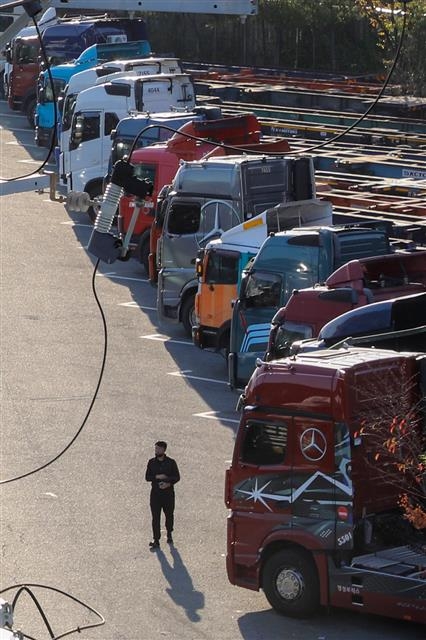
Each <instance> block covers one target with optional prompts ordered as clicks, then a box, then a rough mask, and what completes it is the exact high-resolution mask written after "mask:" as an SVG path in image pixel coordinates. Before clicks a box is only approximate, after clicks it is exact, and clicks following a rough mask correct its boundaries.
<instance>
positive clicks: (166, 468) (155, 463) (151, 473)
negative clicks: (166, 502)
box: [145, 456, 180, 493]
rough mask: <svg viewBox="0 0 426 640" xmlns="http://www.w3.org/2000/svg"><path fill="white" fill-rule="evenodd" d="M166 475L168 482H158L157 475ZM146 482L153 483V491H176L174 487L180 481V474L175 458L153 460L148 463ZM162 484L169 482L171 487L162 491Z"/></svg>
mask: <svg viewBox="0 0 426 640" xmlns="http://www.w3.org/2000/svg"><path fill="white" fill-rule="evenodd" d="M161 473H164V474H165V475H166V476H167V480H157V479H156V477H155V476H156V475H159V474H161ZM145 480H146V481H147V482H150V483H151V487H152V491H154V492H155V493H157V492H164V491H174V485H175V484H176V482H179V480H180V473H179V469H178V466H177V464H176V461H175V460H173V458H169V457H168V456H164V460H162V461H161V460H158V458H151V460H149V461H148V465H147V467H146V473H145ZM160 482H169V483H170V484H171V487H168V488H167V489H160V487H159V486H158V485H159V483H160Z"/></svg>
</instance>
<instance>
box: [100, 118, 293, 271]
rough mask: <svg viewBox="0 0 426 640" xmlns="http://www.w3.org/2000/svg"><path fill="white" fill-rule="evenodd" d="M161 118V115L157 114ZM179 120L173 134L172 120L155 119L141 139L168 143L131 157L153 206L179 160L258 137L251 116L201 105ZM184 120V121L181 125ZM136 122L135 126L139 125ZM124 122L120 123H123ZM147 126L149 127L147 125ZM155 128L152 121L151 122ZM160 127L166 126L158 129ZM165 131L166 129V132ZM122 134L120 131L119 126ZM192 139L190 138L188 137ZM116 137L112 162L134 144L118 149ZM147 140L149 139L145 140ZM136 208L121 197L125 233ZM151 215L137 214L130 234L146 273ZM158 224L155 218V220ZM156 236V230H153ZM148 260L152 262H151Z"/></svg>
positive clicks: (150, 213) (193, 157)
mask: <svg viewBox="0 0 426 640" xmlns="http://www.w3.org/2000/svg"><path fill="white" fill-rule="evenodd" d="M158 115H161V114H158ZM177 118H178V115H177V114H175V116H174V119H175V123H176V125H178V120H177ZM180 118H181V119H182V123H181V126H180V127H179V128H178V129H177V130H176V131H175V132H173V131H170V125H171V126H172V127H173V118H171V119H170V120H169V122H167V121H165V120H164V121H163V122H162V121H161V119H160V118H158V120H157V118H156V120H157V123H158V125H159V127H158V129H157V128H154V129H149V130H147V131H146V132H145V134H144V135H146V136H148V137H149V136H152V135H153V134H155V135H157V136H160V135H161V136H163V137H165V136H166V137H167V138H168V140H165V141H163V142H160V143H157V144H151V145H149V146H146V145H144V148H143V149H137V150H136V151H134V152H133V153H132V157H131V162H132V164H134V166H135V170H136V172H137V175H144V176H145V177H148V178H149V179H150V180H151V181H152V182H153V184H154V192H153V201H154V206H155V204H156V199H157V194H158V193H159V191H160V190H161V188H162V187H163V186H164V185H166V184H170V183H171V182H172V180H173V178H174V177H175V174H176V171H177V170H178V168H179V163H180V162H181V160H195V159H197V160H198V159H201V158H202V157H203V156H204V155H205V154H207V153H209V152H211V151H212V149H213V148H215V147H214V143H215V142H216V143H217V142H221V143H226V144H230V145H241V144H243V143H245V145H248V144H249V143H251V142H257V141H258V140H259V137H260V125H259V122H258V120H257V118H256V117H255V116H254V115H253V114H249V113H245V114H244V113H242V114H239V115H237V116H223V117H222V114H221V110H220V108H218V107H216V106H209V105H201V106H199V107H196V108H195V110H194V111H193V116H192V117H191V114H190V112H189V113H188V114H186V113H185V114H182V113H181V115H180ZM184 119H186V121H183V120H184ZM142 120H143V118H142ZM142 120H139V124H140V123H141V122H142ZM123 122H124V121H123ZM147 124H149V123H147ZM153 124H155V120H153ZM129 125H130V121H129ZM161 125H166V127H162V126H161ZM167 127H169V129H167ZM119 128H120V129H121V130H123V128H124V127H122V126H121V123H120V125H119ZM188 135H189V136H193V137H188ZM116 138H117V135H115V136H114V141H113V148H112V152H111V160H112V161H116V160H118V159H119V158H118V157H117V155H118V154H117V151H118V150H119V151H120V154H123V151H126V149H127V151H128V150H129V148H130V147H131V146H132V143H133V141H134V139H133V140H130V139H128V133H127V141H126V142H124V141H123V139H122V142H121V146H120V148H118V141H116ZM148 139H149V138H148ZM143 140H144V138H143V137H140V138H139V142H138V143H137V145H140V146H142V145H141V143H142V142H143ZM286 148H287V147H286ZM135 206H137V203H136V200H135V198H134V197H132V196H129V195H127V196H124V197H122V198H121V201H120V220H121V225H122V229H123V230H124V231H127V229H128V228H129V225H130V221H131V219H132V216H133V213H134V210H135V209H134V208H135ZM153 211H154V209H151V210H150V211H149V212H147V213H144V212H143V211H141V212H140V213H139V215H138V218H137V221H136V225H135V227H134V231H133V244H134V245H135V248H136V256H137V258H138V259H139V261H140V262H141V263H142V264H143V265H144V266H145V269H146V271H147V273H148V271H149V264H148V263H149V253H150V251H152V249H151V248H150V246H151V243H150V235H151V228H152V222H153V217H152V215H153ZM157 220H158V218H157ZM155 232H158V227H155ZM151 260H152V258H151Z"/></svg>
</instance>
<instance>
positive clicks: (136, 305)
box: [118, 301, 157, 311]
mask: <svg viewBox="0 0 426 640" xmlns="http://www.w3.org/2000/svg"><path fill="white" fill-rule="evenodd" d="M118 306H119V307H129V308H131V309H143V310H144V311H157V307H144V306H142V305H140V304H139V303H138V302H135V301H133V302H120V303H119V305H118Z"/></svg>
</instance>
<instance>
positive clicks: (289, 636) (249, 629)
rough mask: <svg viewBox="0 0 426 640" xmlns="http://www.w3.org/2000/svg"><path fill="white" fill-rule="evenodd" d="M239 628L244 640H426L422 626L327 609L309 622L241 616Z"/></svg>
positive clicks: (262, 615) (269, 614) (265, 614)
mask: <svg viewBox="0 0 426 640" xmlns="http://www.w3.org/2000/svg"><path fill="white" fill-rule="evenodd" d="M238 626H239V629H240V634H241V636H240V637H241V638H243V639H244V640H272V639H277V640H278V639H279V638H283V639H284V638H285V640H302V639H303V640H342V638H347V639H348V640H351V639H352V638H362V639H363V640H379V639H381V638H386V640H401V639H402V638H404V640H421V639H423V640H424V637H425V634H424V627H423V626H421V625H417V624H410V623H407V622H405V621H403V620H391V619H387V618H382V617H380V616H372V615H367V614H362V613H360V614H357V613H354V612H351V611H344V610H343V609H330V610H327V609H325V608H324V609H322V610H321V611H320V612H319V613H318V615H316V616H315V617H313V618H309V619H307V620H298V619H294V618H287V617H285V616H281V615H279V614H278V613H276V612H275V611H274V610H272V609H268V610H265V611H256V612H253V613H247V614H245V615H243V616H241V617H240V618H239V620H238ZM266 629H267V632H265V630H266Z"/></svg>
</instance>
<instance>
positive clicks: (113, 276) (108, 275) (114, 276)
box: [96, 271, 149, 282]
mask: <svg viewBox="0 0 426 640" xmlns="http://www.w3.org/2000/svg"><path fill="white" fill-rule="evenodd" d="M96 275H97V276H98V277H99V278H111V279H112V280H114V279H116V280H132V281H134V282H149V280H148V279H147V278H130V277H129V276H120V274H118V273H115V271H111V272H109V273H97V274H96Z"/></svg>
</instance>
